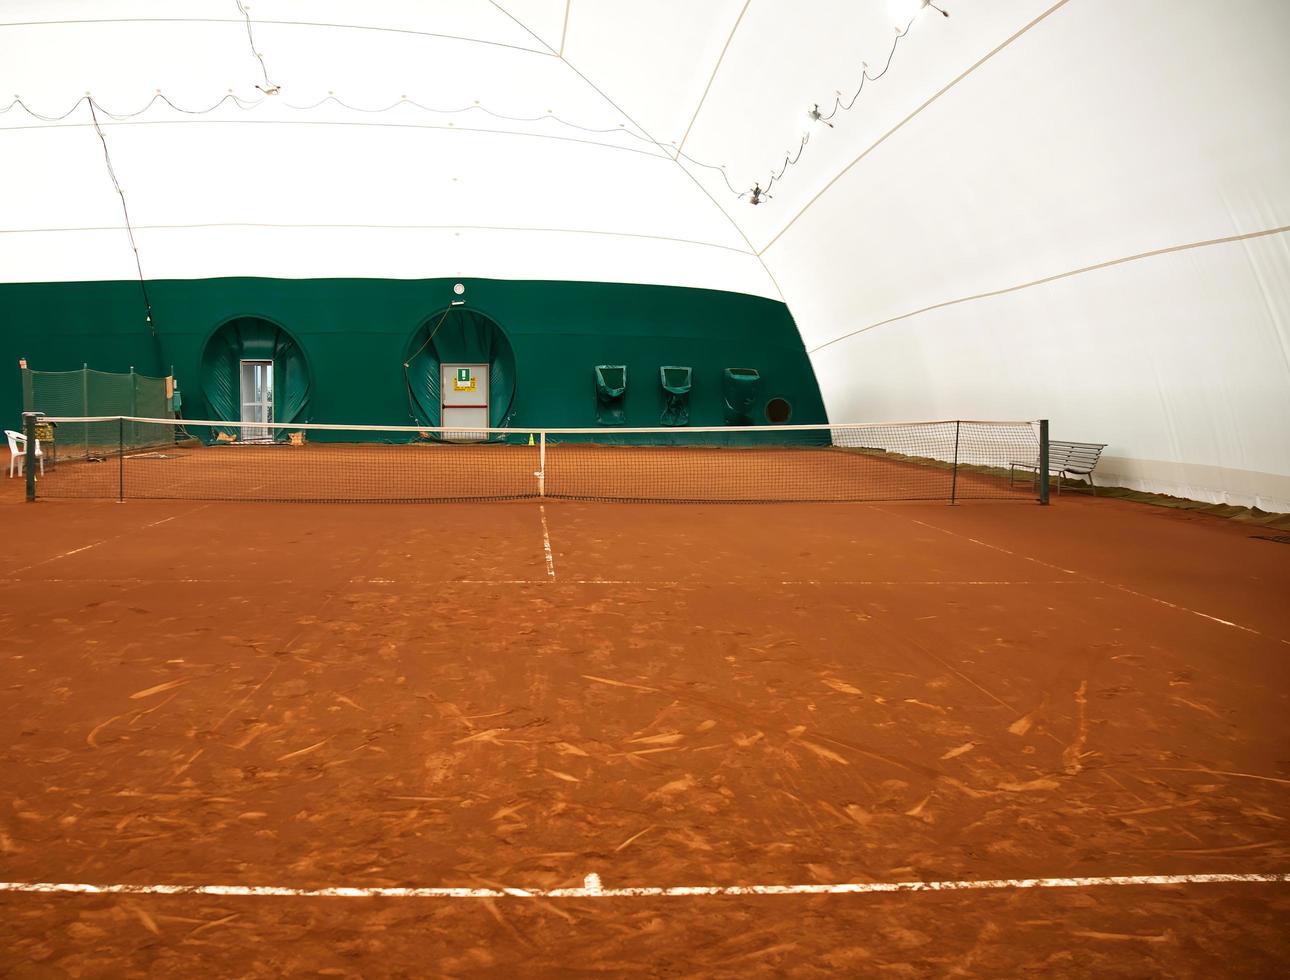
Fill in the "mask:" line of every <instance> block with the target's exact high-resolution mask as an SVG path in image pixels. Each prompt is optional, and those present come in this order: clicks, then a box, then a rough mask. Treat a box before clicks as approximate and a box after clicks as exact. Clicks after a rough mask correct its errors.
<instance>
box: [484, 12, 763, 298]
mask: <svg viewBox="0 0 1290 980" xmlns="http://www.w3.org/2000/svg"><path fill="white" fill-rule="evenodd" d="M488 2H489V3H491V4H492V5H493V6H494V7H496V8H497V9H498V10H500V11H501V12H502V13H503V14H505V15H506V16H507V17H509V18H510V19H511V20H513V21H514V22H515V23H516V24H518V25H519V26H520V27H521V28H523V29H524V30H525V31H527V32H528V33H529V35H530V36H531V37H532V38H533V39H534V40H535V41H537V42H538V43H539V44H542V45H544V46H545V47H546V49H547V50H548V51H550V52H551V53H552V54H555V49H553V48H552V47H551V46H550V45H549V44H547V43H546V42H545V41H543V40H542V38H541V37H540V36H538V34H537V33H536V32H535V31H534V30H533V29H532V28H530V27H529V26H528V25H527V24H525V23H524V22H523V21H522V20H520V19H519V18H518V17H516V16H515V15H514V14H512V13H511V12H510V11H509V10H507V9H506V8H505V7H503V6H502V5H501V4H500V3H498V0H488ZM556 57H558V58H559V59H560V61H561V63H563V64H564V65H567V66H568V68H569V70H570V71H571V72H573V73H574V74H575V75H577V76H578V77H579V78H580V79H582V81H583V82H584V83H585V84H586V85H588V86H589V87H590V88H591V90H592V91H594V92H595V93H596V94H597V95H599V96H600V97H601V98H602V99H604V100H605V102H607V103H608V104H609V105H610V106H611V107H612V108H613V109H614V110H615V111H616V112H618V113H620V114H621V115H622V117H623V118H624V119H626V120H627V121H628V122H630V123H631V124H632V125H633V126H635V127H636V128H637V129H639V130H640V131H641V133H643V134H644V135H645V137H646V138H647V139H648V140H649V141H650V142H651V143H653V144H654V145H655V146H657V147H658V148H659V149H660V150H661V151H663V153H664V154H666V156H667V158H668V159H669V160H671V161H672V162H673V163H675V164H676V165H677V167H679V168H680V170H681V173H683V174H685V176H686V177H688V178H689V179H690V181H691V182H692V183H693V184H694V186H695V187H697V188H698V189H699V191H700V192H701V193H702V194H703V196H704V197H706V198H707V199H708V200H709V201H711V202H712V206H713V207H715V208H716V209H717V210H718V211H720V212H721V214H722V215H723V216H724V217H725V219H726V220H727V221H728V222H730V226H731V227H732V228H734V229H735V231H736V232H737V233H738V234H739V237H740V238H741V239H743V241H744V244H745V245H747V246H748V248H749V250H750V253H751V255H752V256H753V257H754V258H755V259H756V260H757V263H758V264H759V265H760V266H761V268H762V271H763V272H765V273H766V278H767V279H768V280H769V281H770V284H771V285H772V286H774V287H775V294H776V295H777V296H779V299H780V302H786V300H785V299H784V291H783V290H782V289H780V288H779V281H778V280H776V278H775V274H774V273H773V272H771V271H770V266H769V265H768V264H767V263H766V260H765V259H764V258H763V257H762V255H761V253H760V252H758V251H757V249H756V247H755V246H754V245H753V243H752V241H751V240H750V239H749V238H748V235H747V233H745V231H744V230H743V227H742V226H741V225H740V224H739V222H738V221H736V220H735V218H734V215H732V214H730V212H728V211H727V210H726V209H725V208H723V207H722V206H721V204H720V202H718V201H717V199H716V198H715V197H713V196H712V192H711V191H709V190H708V189H707V188H706V187H704V186H703V182H702V181H701V180H699V179H698V178H697V177H695V176H694V174H692V173H690V171H689V170H687V169H686V168H685V166H684V165H683V164H682V163H681V161H680V160H679V159H678V158H677V157H674V156H673V155H672V154H671V152H670V151H669V150H668V149H667V147H665V146H664V145H663V144H662V143H660V142H659V141H658V140H656V139H655V138H654V137H653V135H651V133H650V132H649V130H647V129H646V128H645V127H644V126H642V125H641V124H640V123H638V122H637V121H636V120H635V119H634V118H632V116H631V115H630V114H629V113H628V112H626V111H625V110H624V109H623V108H622V106H620V105H619V104H618V103H617V102H615V101H614V100H613V99H611V98H610V97H609V95H608V94H607V93H606V92H605V91H604V89H602V88H601V87H600V86H599V85H597V84H596V83H595V82H593V81H592V80H591V79H590V78H588V77H587V76H586V75H584V74H583V73H582V72H581V71H579V70H578V67H577V66H576V65H575V64H573V62H571V61H570V60H569V59H568V58H566V57H564V56H563V55H556Z"/></svg>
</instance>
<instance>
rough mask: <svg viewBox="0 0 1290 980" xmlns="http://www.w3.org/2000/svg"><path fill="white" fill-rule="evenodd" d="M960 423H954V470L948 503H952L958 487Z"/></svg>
mask: <svg viewBox="0 0 1290 980" xmlns="http://www.w3.org/2000/svg"><path fill="white" fill-rule="evenodd" d="M962 424H963V423H962V422H959V421H955V423H954V472H953V474H952V475H951V476H950V503H954V498H955V496H956V495H957V493H958V488H959V426H961V425H962Z"/></svg>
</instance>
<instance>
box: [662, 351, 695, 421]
mask: <svg viewBox="0 0 1290 980" xmlns="http://www.w3.org/2000/svg"><path fill="white" fill-rule="evenodd" d="M690 373H691V372H690V369H689V368H688V367H677V366H676V365H669V366H667V367H661V368H659V369H658V377H659V382H660V383H661V384H662V385H663V398H664V406H663V415H662V416H661V417H660V419H659V421H660V422H662V423H663V424H664V425H689V424H690Z"/></svg>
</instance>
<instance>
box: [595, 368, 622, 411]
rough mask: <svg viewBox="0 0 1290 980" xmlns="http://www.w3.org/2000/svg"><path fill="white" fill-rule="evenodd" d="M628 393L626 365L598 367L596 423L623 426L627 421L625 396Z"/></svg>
mask: <svg viewBox="0 0 1290 980" xmlns="http://www.w3.org/2000/svg"><path fill="white" fill-rule="evenodd" d="M626 392H627V365H626V364H597V365H596V421H597V422H599V423H600V424H601V425H622V424H623V423H624V422H626V421H627V412H626V408H625V407H624V405H623V395H624V394H625V393H626Z"/></svg>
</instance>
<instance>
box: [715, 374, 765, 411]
mask: <svg viewBox="0 0 1290 980" xmlns="http://www.w3.org/2000/svg"><path fill="white" fill-rule="evenodd" d="M760 390H761V373H760V372H759V371H757V370H756V369H755V368H726V369H725V370H724V371H723V372H722V373H721V395H722V399H723V401H724V402H725V405H724V408H725V418H726V425H752V424H753V406H754V405H755V404H756V403H757V393H758V392H759V391H760Z"/></svg>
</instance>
